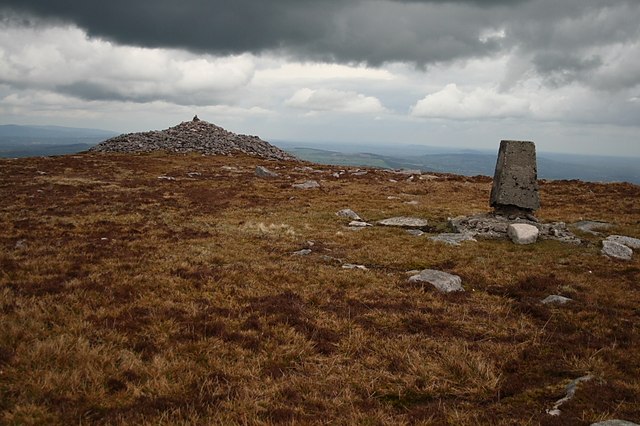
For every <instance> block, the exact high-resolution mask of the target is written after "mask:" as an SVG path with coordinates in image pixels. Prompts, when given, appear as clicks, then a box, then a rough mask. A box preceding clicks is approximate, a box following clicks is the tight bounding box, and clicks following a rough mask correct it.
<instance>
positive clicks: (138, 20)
mask: <svg viewBox="0 0 640 426" xmlns="http://www.w3.org/2000/svg"><path fill="white" fill-rule="evenodd" d="M0 9H4V10H5V11H8V10H13V11H15V12H18V13H22V14H28V15H33V16H37V17H40V18H44V19H50V20H56V21H58V22H59V21H63V22H72V23H74V24H76V25H78V26H79V27H81V28H84V29H86V31H87V32H88V34H89V35H90V36H98V37H102V38H105V39H108V40H112V41H115V42H117V43H121V44H128V45H137V46H146V47H172V48H184V49H188V50H190V51H194V52H208V53H213V54H232V53H242V52H252V53H261V52H265V51H277V52H280V53H283V54H286V55H292V56H295V57H297V58H300V59H316V60H328V61H337V62H365V63H368V64H373V65H379V64H382V63H385V62H393V61H400V62H411V63H415V64H416V65H418V66H428V65H430V64H433V63H442V62H448V61H453V60H456V59H465V58H473V57H484V56H488V55H493V54H499V53H502V52H510V51H513V50H517V51H518V52H519V53H520V54H522V55H523V56H527V55H528V56H529V57H530V58H531V65H532V67H533V68H534V69H535V71H536V72H537V73H539V74H541V75H542V76H543V77H548V78H547V81H550V82H553V83H554V84H564V83H569V82H571V81H574V80H585V81H586V80H588V79H585V78H584V75H585V73H590V72H595V71H597V70H598V69H599V68H600V67H602V65H603V63H602V60H601V59H600V58H599V57H598V56H597V55H596V54H594V53H593V52H590V51H589V50H591V49H594V48H598V47H603V46H607V45H609V44H615V43H629V42H631V43H633V42H637V40H638V37H639V36H640V30H639V29H638V25H637V22H638V19H640V5H639V4H638V2H637V1H632V0H611V1H608V2H605V1H600V0H563V1H557V0H515V1H509V0H323V1H316V0H271V1H267V0H233V1H229V0H211V1H207V0H183V1H180V2H177V1H174V0H138V1H135V0H133V1H132V0H126V1H125V0H110V1H102V2H95V1H87V0H56V1H51V0H0ZM620 74H621V75H622V76H623V75H624V74H625V73H624V72H622V73H620ZM627 80H628V79H627ZM610 86H611V87H614V86H616V84H614V83H612V84H611V85H610Z"/></svg>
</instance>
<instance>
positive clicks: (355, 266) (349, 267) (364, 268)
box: [342, 263, 368, 271]
mask: <svg viewBox="0 0 640 426" xmlns="http://www.w3.org/2000/svg"><path fill="white" fill-rule="evenodd" d="M342 269H360V270H361V271H367V270H368V269H367V267H366V266H364V265H356V264H354V263H345V264H344V265H342Z"/></svg>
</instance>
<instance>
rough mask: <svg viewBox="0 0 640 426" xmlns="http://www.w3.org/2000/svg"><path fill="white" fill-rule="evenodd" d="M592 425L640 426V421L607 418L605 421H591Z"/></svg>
mask: <svg viewBox="0 0 640 426" xmlns="http://www.w3.org/2000/svg"><path fill="white" fill-rule="evenodd" d="M591 426H640V425H639V424H638V423H633V422H630V421H627V420H618V419H613V420H605V421H603V422H598V423H591Z"/></svg>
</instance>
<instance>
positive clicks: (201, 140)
mask: <svg viewBox="0 0 640 426" xmlns="http://www.w3.org/2000/svg"><path fill="white" fill-rule="evenodd" d="M89 151H90V152H127V153H133V152H152V151H166V152H171V153H180V154H184V153H190V152H198V153H202V154H205V155H230V154H233V153H243V154H248V155H253V156H257V157H262V158H270V159H274V160H295V157H293V156H292V155H290V154H288V153H286V152H284V151H283V150H281V149H279V148H276V147H275V146H273V145H271V144H270V143H268V142H266V141H263V140H262V139H260V138H259V137H257V136H247V135H238V134H236V133H232V132H229V131H227V130H225V129H223V128H222V127H218V126H216V125H214V124H211V123H207V122H206V121H203V120H198V121H193V120H192V121H186V122H182V123H180V124H178V125H177V126H174V127H171V128H169V129H165V130H159V131H150V132H143V133H128V134H124V135H120V136H116V137H115V138H111V139H108V140H106V141H104V142H101V143H99V144H98V145H96V146H94V147H93V148H91V149H90V150H89Z"/></svg>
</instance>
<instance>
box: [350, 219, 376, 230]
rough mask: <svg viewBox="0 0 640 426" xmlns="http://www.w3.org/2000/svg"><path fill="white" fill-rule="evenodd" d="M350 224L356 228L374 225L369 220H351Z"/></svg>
mask: <svg viewBox="0 0 640 426" xmlns="http://www.w3.org/2000/svg"><path fill="white" fill-rule="evenodd" d="M349 226H352V227H354V228H364V227H367V226H373V225H371V224H370V223H367V222H362V221H360V220H352V221H351V222H349Z"/></svg>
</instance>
